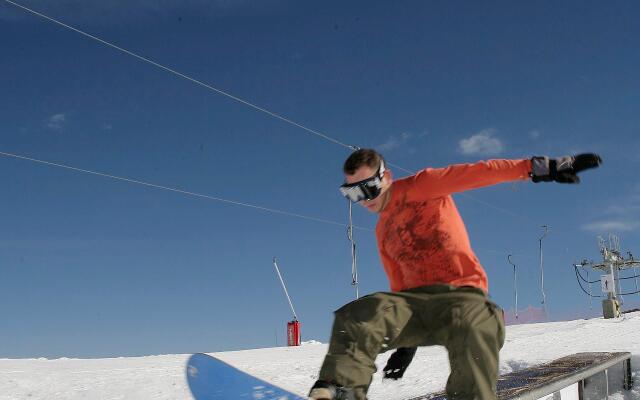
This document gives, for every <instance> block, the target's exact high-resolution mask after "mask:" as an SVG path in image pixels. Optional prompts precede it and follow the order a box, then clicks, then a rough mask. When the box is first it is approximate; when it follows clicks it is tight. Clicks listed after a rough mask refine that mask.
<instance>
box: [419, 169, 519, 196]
mask: <svg viewBox="0 0 640 400" xmlns="http://www.w3.org/2000/svg"><path fill="white" fill-rule="evenodd" d="M530 172H531V160H488V161H480V162H477V163H474V164H455V165H450V166H448V167H446V168H427V169H424V170H422V171H420V172H418V173H417V174H415V175H414V176H413V177H411V178H410V179H411V180H413V185H412V186H413V191H414V195H416V196H419V197H423V198H425V197H426V198H431V199H433V198H437V197H442V196H446V195H449V194H452V193H459V192H464V191H466V190H471V189H478V188H481V187H485V186H491V185H495V184H498V183H502V182H510V181H517V180H526V179H529V173H530Z"/></svg>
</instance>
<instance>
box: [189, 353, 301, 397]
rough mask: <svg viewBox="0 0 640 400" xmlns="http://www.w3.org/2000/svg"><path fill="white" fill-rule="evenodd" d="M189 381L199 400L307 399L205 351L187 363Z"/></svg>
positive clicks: (194, 395)
mask: <svg viewBox="0 0 640 400" xmlns="http://www.w3.org/2000/svg"><path fill="white" fill-rule="evenodd" d="M187 381H188V382H189V388H190V389H191V393H192V394H193V397H194V398H195V399H196V400H236V399H240V400H245V399H246V400H257V399H259V400H306V399H307V398H306V397H300V396H298V395H297V394H294V393H291V392H288V391H286V390H284V389H281V388H279V387H277V386H274V385H272V384H270V383H268V382H265V381H263V380H261V379H258V378H256V377H255V376H252V375H249V374H247V373H245V372H242V371H240V370H239V369H237V368H234V367H232V366H231V365H229V364H227V363H225V362H224V361H221V360H219V359H217V358H215V357H211V356H209V355H206V354H194V355H192V356H191V357H190V358H189V361H188V362H187Z"/></svg>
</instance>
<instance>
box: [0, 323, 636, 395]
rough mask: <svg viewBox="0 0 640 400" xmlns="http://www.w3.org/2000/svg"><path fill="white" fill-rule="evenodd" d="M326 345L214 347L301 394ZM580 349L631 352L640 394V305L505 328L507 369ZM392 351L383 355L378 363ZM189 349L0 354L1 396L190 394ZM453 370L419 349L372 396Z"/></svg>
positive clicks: (430, 384)
mask: <svg viewBox="0 0 640 400" xmlns="http://www.w3.org/2000/svg"><path fill="white" fill-rule="evenodd" d="M326 349H327V345H326V344H320V343H317V342H309V343H307V344H305V345H304V346H301V347H296V348H286V347H285V348H267V349H257V350H245V351H233V352H224V353H212V354H215V355H216V356H218V357H220V358H221V359H223V360H225V361H227V362H229V363H230V364H232V365H234V366H236V367H238V368H240V369H242V370H245V371H247V372H249V373H252V374H254V375H256V376H258V377H259V378H262V379H265V380H268V381H271V382H274V383H276V384H277V385H279V386H282V387H283V388H285V389H288V390H291V391H295V392H298V393H301V394H304V393H306V392H307V390H308V388H309V386H310V385H311V384H312V383H313V382H314V380H315V379H316V374H317V372H318V369H319V367H320V363H321V362H322V359H323V357H324V353H325V352H326ZM582 351H630V352H631V353H632V361H631V363H632V368H633V375H634V379H635V381H636V382H637V383H636V385H635V387H634V388H633V389H632V390H631V391H629V392H626V393H619V394H617V395H615V396H614V399H615V398H617V399H623V398H624V399H640V312H635V313H630V314H626V315H625V316H624V318H622V319H617V320H604V319H589V320H577V321H568V322H551V323H541V324H529V325H517V326H509V327H507V338H506V343H505V346H504V348H503V349H502V351H501V353H500V357H501V360H500V372H501V373H506V372H511V371H513V370H518V369H521V368H524V367H527V366H529V365H534V364H539V363H542V362H546V361H550V360H552V359H555V358H558V357H561V356H565V355H568V354H572V353H576V352H582ZM389 354H390V353H386V354H383V355H381V356H380V357H379V358H378V360H377V364H378V367H379V368H380V369H381V368H382V366H383V365H384V363H385V362H386V359H387V357H388V356H389ZM188 357H189V355H164V356H149V357H133V358H112V359H57V360H46V359H25V360H12V359H2V360H0V400H9V399H11V400H14V399H65V400H86V399H100V400H116V399H144V400H153V399H155V400H168V399H190V398H191V396H190V394H189V389H188V387H187V384H186V378H185V373H184V365H185V363H186V360H187V358H188ZM448 374H449V367H448V362H447V353H446V350H445V349H444V348H441V347H430V348H421V349H420V350H419V351H418V353H417V355H416V359H415V360H414V362H413V364H412V365H411V367H409V369H408V370H407V373H406V374H405V377H404V379H402V380H401V381H400V382H384V383H383V382H382V379H381V375H380V374H376V375H375V376H374V380H373V384H372V386H371V390H370V393H369V394H370V396H369V397H370V399H371V400H381V399H389V400H395V399H397V400H400V399H405V398H407V397H411V396H417V395H420V394H424V393H427V392H433V391H437V390H440V389H442V388H443V387H444V384H445V382H446V379H447V375H448Z"/></svg>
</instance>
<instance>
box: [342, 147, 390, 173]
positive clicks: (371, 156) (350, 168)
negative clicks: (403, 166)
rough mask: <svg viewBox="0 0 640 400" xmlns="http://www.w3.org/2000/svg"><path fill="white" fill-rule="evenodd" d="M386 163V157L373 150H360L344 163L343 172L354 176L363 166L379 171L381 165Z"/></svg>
mask: <svg viewBox="0 0 640 400" xmlns="http://www.w3.org/2000/svg"><path fill="white" fill-rule="evenodd" d="M381 162H384V157H382V155H381V154H380V153H378V152H377V151H375V150H373V149H359V150H356V151H354V152H353V153H351V155H350V156H349V158H347V160H346V161H345V162H344V166H343V167H342V171H343V172H344V173H345V174H347V175H353V174H354V173H355V172H356V170H357V169H358V168H360V167H362V166H365V165H366V166H367V167H370V168H373V169H378V168H379V167H380V163H381Z"/></svg>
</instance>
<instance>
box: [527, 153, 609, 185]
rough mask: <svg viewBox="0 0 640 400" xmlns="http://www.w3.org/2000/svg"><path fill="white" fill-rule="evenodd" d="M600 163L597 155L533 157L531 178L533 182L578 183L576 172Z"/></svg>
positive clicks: (594, 166) (600, 160)
mask: <svg viewBox="0 0 640 400" xmlns="http://www.w3.org/2000/svg"><path fill="white" fill-rule="evenodd" d="M601 163H602V159H601V158H600V156H599V155H597V154H593V153H584V154H577V155H575V156H565V157H560V158H549V157H533V158H532V159H531V180H532V181H534V182H551V181H555V182H560V183H580V178H579V177H578V175H577V174H578V173H579V172H582V171H584V170H585V169H589V168H596V167H598V166H599V165H600V164H601Z"/></svg>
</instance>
